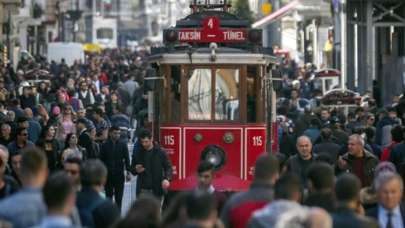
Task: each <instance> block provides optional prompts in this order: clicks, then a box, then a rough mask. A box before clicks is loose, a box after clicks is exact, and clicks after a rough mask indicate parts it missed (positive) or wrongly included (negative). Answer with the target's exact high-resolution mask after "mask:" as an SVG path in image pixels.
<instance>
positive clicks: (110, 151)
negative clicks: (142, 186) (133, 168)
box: [100, 126, 130, 208]
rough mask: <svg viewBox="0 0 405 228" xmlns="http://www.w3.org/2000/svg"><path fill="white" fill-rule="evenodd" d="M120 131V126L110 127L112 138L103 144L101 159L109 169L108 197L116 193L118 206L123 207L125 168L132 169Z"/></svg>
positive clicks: (106, 187) (106, 188) (106, 189)
mask: <svg viewBox="0 0 405 228" xmlns="http://www.w3.org/2000/svg"><path fill="white" fill-rule="evenodd" d="M120 133H121V131H120V129H119V127H117V126H113V127H112V128H111V129H110V138H109V139H108V140H107V141H106V142H105V143H103V144H102V145H101V150H100V159H101V161H103V162H104V164H105V166H106V167H107V170H108V177H107V184H106V186H105V191H106V195H107V197H108V198H112V197H113V195H114V198H115V202H116V203H117V206H118V208H121V202H122V195H123V193H124V183H125V175H124V168H125V170H127V171H128V172H129V170H130V164H129V154H128V146H127V144H126V143H125V142H124V141H122V140H120ZM128 174H129V173H127V175H128Z"/></svg>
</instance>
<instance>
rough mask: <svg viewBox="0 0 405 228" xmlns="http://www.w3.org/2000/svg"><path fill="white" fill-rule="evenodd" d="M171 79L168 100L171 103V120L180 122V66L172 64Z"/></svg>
mask: <svg viewBox="0 0 405 228" xmlns="http://www.w3.org/2000/svg"><path fill="white" fill-rule="evenodd" d="M171 70H172V74H171V75H172V77H171V78H172V80H171V83H170V97H169V99H170V102H171V105H172V108H171V120H170V121H172V122H175V123H178V122H180V113H181V112H179V110H180V92H181V88H180V85H181V83H180V78H181V71H180V66H172V68H171Z"/></svg>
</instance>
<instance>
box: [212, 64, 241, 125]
mask: <svg viewBox="0 0 405 228" xmlns="http://www.w3.org/2000/svg"><path fill="white" fill-rule="evenodd" d="M239 100H240V99H239V69H216V70H215V120H238V119H239V113H240V110H239Z"/></svg>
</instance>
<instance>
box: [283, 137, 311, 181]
mask: <svg viewBox="0 0 405 228" xmlns="http://www.w3.org/2000/svg"><path fill="white" fill-rule="evenodd" d="M297 150H298V154H296V155H293V156H291V157H290V158H289V159H288V160H287V164H286V166H287V171H289V172H293V173H295V174H297V175H298V176H299V177H300V179H301V181H302V182H303V184H304V186H306V182H307V180H306V179H307V177H306V173H307V170H308V168H309V166H310V165H311V164H312V163H314V162H315V161H316V156H315V155H314V154H313V153H312V143H311V139H310V138H309V137H308V136H305V135H303V136H300V137H298V139H297Z"/></svg>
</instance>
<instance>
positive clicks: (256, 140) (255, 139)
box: [253, 136, 263, 146]
mask: <svg viewBox="0 0 405 228" xmlns="http://www.w3.org/2000/svg"><path fill="white" fill-rule="evenodd" d="M253 146H263V140H262V136H253Z"/></svg>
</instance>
